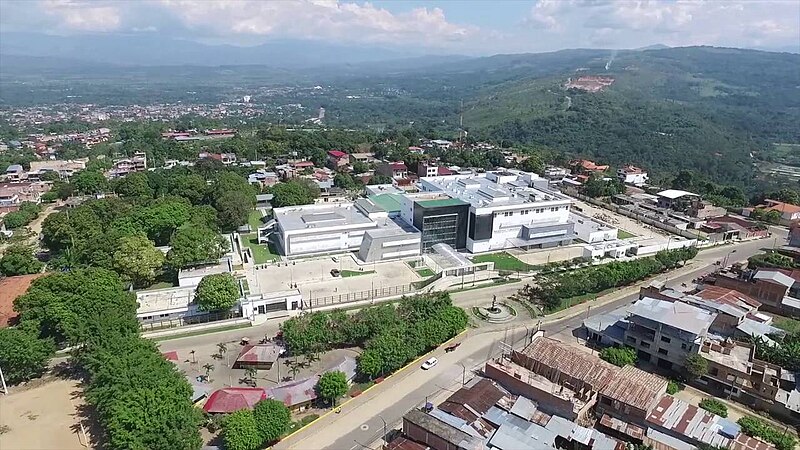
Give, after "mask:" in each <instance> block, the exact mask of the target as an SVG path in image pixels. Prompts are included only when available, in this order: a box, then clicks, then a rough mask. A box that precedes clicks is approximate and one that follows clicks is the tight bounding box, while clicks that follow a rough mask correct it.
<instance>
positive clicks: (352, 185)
mask: <svg viewBox="0 0 800 450" xmlns="http://www.w3.org/2000/svg"><path fill="white" fill-rule="evenodd" d="M333 185H334V186H336V187H340V188H342V189H345V190H348V191H353V190H356V189H358V188H359V187H360V185H359V183H357V182H356V180H354V179H353V177H352V176H351V175H350V174H349V173H337V174H336V176H334V177H333Z"/></svg>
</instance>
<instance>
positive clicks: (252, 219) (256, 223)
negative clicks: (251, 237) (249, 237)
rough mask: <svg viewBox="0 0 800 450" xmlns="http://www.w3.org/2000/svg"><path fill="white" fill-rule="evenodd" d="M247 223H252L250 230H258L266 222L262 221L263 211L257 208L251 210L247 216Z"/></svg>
mask: <svg viewBox="0 0 800 450" xmlns="http://www.w3.org/2000/svg"><path fill="white" fill-rule="evenodd" d="M247 223H248V224H250V231H252V232H256V231H258V227H260V226H262V225H264V223H263V222H261V211H259V210H257V209H256V210H253V211H250V215H249V216H247Z"/></svg>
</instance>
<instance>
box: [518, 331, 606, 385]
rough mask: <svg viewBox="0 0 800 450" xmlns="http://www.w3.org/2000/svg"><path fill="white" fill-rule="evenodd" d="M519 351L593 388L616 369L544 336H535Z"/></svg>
mask: <svg viewBox="0 0 800 450" xmlns="http://www.w3.org/2000/svg"><path fill="white" fill-rule="evenodd" d="M521 353H522V354H524V355H525V356H527V357H529V358H531V359H534V360H536V361H538V362H539V363H540V364H542V365H544V366H547V367H549V368H552V369H555V370H557V371H559V372H561V373H563V374H565V375H567V376H570V377H572V378H576V379H578V380H581V381H583V382H584V383H587V384H589V385H590V386H592V387H593V388H594V389H599V388H600V387H601V386H603V385H605V384H606V383H607V382H608V380H609V379H610V378H611V377H612V376H614V373H616V371H617V368H616V367H615V366H614V365H612V364H609V363H607V362H605V361H603V360H601V359H600V358H598V357H596V356H594V355H592V354H590V353H587V352H585V351H582V350H580V349H577V348H574V347H572V346H570V345H567V344H564V343H562V342H559V341H556V340H554V339H550V338H546V337H537V338H536V339H534V340H533V342H531V344H530V345H528V346H527V347H525V349H524V350H522V352H521ZM520 365H522V366H524V364H520Z"/></svg>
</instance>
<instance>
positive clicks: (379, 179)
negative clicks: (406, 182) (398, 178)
mask: <svg viewBox="0 0 800 450" xmlns="http://www.w3.org/2000/svg"><path fill="white" fill-rule="evenodd" d="M367 184H369V185H375V184H392V177H390V176H387V175H383V174H380V173H374V174H373V175H372V177H370V179H369V182H368V183H367Z"/></svg>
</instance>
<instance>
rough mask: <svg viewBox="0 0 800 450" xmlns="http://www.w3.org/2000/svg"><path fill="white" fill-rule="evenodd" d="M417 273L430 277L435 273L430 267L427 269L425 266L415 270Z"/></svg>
mask: <svg viewBox="0 0 800 450" xmlns="http://www.w3.org/2000/svg"><path fill="white" fill-rule="evenodd" d="M417 275H419V276H421V277H422V278H428V277H432V276H434V275H436V274H435V273H434V272H433V271H432V270H431V269H428V268H427V267H426V268H424V269H419V270H417Z"/></svg>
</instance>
